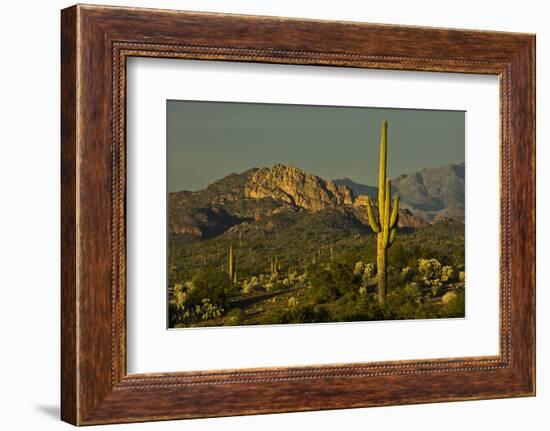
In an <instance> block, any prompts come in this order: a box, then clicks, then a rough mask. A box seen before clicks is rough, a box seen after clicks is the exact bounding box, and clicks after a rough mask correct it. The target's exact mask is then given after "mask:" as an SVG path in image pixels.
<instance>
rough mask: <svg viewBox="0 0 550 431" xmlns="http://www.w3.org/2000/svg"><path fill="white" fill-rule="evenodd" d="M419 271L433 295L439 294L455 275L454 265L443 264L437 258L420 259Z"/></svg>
mask: <svg viewBox="0 0 550 431" xmlns="http://www.w3.org/2000/svg"><path fill="white" fill-rule="evenodd" d="M418 272H419V274H420V277H421V280H422V282H423V283H424V285H425V286H427V287H429V288H430V290H431V293H432V295H433V296H438V295H439V294H441V292H442V290H443V285H444V283H448V282H449V281H450V280H451V277H452V275H453V272H454V270H453V267H452V266H443V265H441V262H439V260H437V259H419V260H418Z"/></svg>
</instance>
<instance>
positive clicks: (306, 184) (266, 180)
mask: <svg viewBox="0 0 550 431" xmlns="http://www.w3.org/2000/svg"><path fill="white" fill-rule="evenodd" d="M244 197H245V198H247V199H265V198H270V199H274V200H278V201H281V202H285V203H287V204H289V205H293V206H296V207H299V208H303V209H305V210H309V211H321V210H324V209H328V208H336V207H338V206H341V205H352V204H353V192H352V191H351V190H350V189H349V188H348V187H346V186H337V185H336V184H334V182H332V181H324V180H323V179H321V178H319V177H318V176H316V175H312V174H309V173H306V172H304V171H302V170H301V169H299V168H297V167H295V166H284V165H274V166H273V167H271V168H262V169H258V170H256V171H255V172H253V173H252V175H251V177H250V180H249V181H248V183H247V184H246V185H245V188H244Z"/></svg>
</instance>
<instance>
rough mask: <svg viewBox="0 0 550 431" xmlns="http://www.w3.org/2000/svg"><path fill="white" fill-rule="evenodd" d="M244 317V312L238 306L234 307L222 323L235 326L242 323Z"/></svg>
mask: <svg viewBox="0 0 550 431" xmlns="http://www.w3.org/2000/svg"><path fill="white" fill-rule="evenodd" d="M245 319H246V313H245V312H244V311H243V310H241V309H240V308H234V309H233V310H231V311H230V312H229V313H227V315H226V316H225V319H224V324H225V325H227V326H237V325H240V324H242V323H243V322H244V320H245Z"/></svg>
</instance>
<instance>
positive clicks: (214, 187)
mask: <svg viewBox="0 0 550 431" xmlns="http://www.w3.org/2000/svg"><path fill="white" fill-rule="evenodd" d="M168 200H169V202H168V211H169V230H170V232H171V233H172V234H177V235H178V236H180V237H182V236H183V237H189V238H191V239H192V238H202V239H207V238H212V237H215V236H218V235H220V234H224V233H226V232H227V233H228V234H234V235H246V233H247V232H248V231H250V230H258V229H264V230H270V229H271V230H273V229H277V228H278V227H280V226H288V223H292V221H293V220H298V218H299V219H300V222H301V223H304V217H306V218H307V217H314V216H315V219H316V220H318V219H319V216H318V215H319V214H322V218H323V220H325V221H326V223H332V224H335V225H338V224H340V225H342V226H344V225H345V226H349V225H357V226H360V227H362V229H370V228H369V227H368V219H367V210H366V199H365V196H364V195H360V194H359V195H357V194H356V193H354V191H353V189H352V188H350V187H349V186H347V185H345V184H337V183H336V182H334V181H331V180H329V181H325V180H323V179H322V178H320V177H318V176H316V175H313V174H311V173H307V172H304V171H302V170H301V169H299V168H297V167H295V166H284V165H280V164H277V165H274V166H272V167H265V168H254V169H250V170H248V171H245V172H243V173H241V174H231V175H228V176H226V177H224V178H222V179H220V180H218V181H216V182H214V183H212V184H210V185H209V186H208V187H207V188H205V189H204V190H200V191H197V192H189V191H182V192H176V193H170V194H169V197H168ZM425 224H426V222H425V221H423V220H422V219H420V218H418V217H416V216H414V215H413V214H412V213H411V211H409V210H408V209H401V210H400V212H399V227H401V228H418V227H421V226H423V225H425Z"/></svg>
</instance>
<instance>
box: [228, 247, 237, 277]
mask: <svg viewBox="0 0 550 431" xmlns="http://www.w3.org/2000/svg"><path fill="white" fill-rule="evenodd" d="M227 272H228V274H229V278H230V279H231V282H233V283H235V281H236V279H237V272H236V271H235V258H234V257H233V244H231V245H230V246H229V259H228V263H227Z"/></svg>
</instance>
